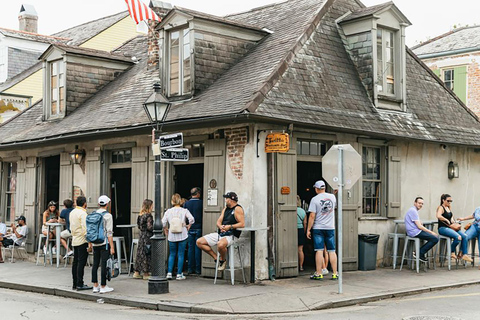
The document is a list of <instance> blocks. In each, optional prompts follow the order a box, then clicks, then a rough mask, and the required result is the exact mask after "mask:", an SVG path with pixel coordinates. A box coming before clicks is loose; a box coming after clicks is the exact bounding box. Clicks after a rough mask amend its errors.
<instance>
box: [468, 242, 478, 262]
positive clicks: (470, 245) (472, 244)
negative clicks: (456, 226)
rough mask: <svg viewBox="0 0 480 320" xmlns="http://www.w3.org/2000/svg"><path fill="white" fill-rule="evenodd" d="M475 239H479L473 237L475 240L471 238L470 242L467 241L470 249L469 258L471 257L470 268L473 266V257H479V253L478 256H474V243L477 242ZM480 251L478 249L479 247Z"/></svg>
mask: <svg viewBox="0 0 480 320" xmlns="http://www.w3.org/2000/svg"><path fill="white" fill-rule="evenodd" d="M477 239H479V238H478V237H475V238H472V239H470V240H468V242H469V243H468V247H469V248H471V249H470V250H471V251H470V257H472V260H473V261H472V262H471V263H472V267H474V266H475V257H479V256H480V253H479V254H476V253H475V242H476V241H477ZM479 249H480V247H479Z"/></svg>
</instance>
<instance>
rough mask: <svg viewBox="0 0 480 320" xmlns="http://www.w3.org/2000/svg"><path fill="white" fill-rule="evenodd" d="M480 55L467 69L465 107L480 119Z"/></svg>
mask: <svg viewBox="0 0 480 320" xmlns="http://www.w3.org/2000/svg"><path fill="white" fill-rule="evenodd" d="M479 60H480V55H479V56H477V58H476V59H472V63H471V64H470V65H469V66H468V68H467V106H468V107H469V108H470V109H471V110H472V111H473V112H475V114H476V115H477V116H478V117H480V65H479Z"/></svg>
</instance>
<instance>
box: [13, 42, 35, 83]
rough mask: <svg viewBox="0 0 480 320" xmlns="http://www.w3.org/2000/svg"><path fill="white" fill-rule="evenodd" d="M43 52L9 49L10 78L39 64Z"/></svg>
mask: <svg viewBox="0 0 480 320" xmlns="http://www.w3.org/2000/svg"><path fill="white" fill-rule="evenodd" d="M40 55H41V52H32V51H26V50H20V49H16V48H8V76H7V77H8V78H11V77H13V76H15V75H17V74H19V73H20V72H22V71H24V70H26V69H28V68H30V67H31V66H33V65H34V64H35V63H37V62H38V57H39V56H40Z"/></svg>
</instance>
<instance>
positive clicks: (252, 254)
mask: <svg viewBox="0 0 480 320" xmlns="http://www.w3.org/2000/svg"><path fill="white" fill-rule="evenodd" d="M268 229H269V227H246V228H238V229H237V230H240V231H249V232H250V283H255V232H256V231H264V230H268Z"/></svg>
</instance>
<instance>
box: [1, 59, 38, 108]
mask: <svg viewBox="0 0 480 320" xmlns="http://www.w3.org/2000/svg"><path fill="white" fill-rule="evenodd" d="M41 68H42V62H41V61H37V62H36V63H35V64H34V65H32V66H31V67H29V68H27V69H25V70H23V71H22V72H20V73H19V74H17V75H15V76H14V77H12V78H10V79H8V80H7V81H5V82H4V83H1V84H0V92H3V91H5V90H7V89H8V88H10V87H13V86H14V85H16V84H17V83H19V82H20V81H22V80H25V79H26V78H28V76H30V75H31V74H33V73H35V72H37V71H38V70H40V69H41ZM33 102H36V101H33Z"/></svg>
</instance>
